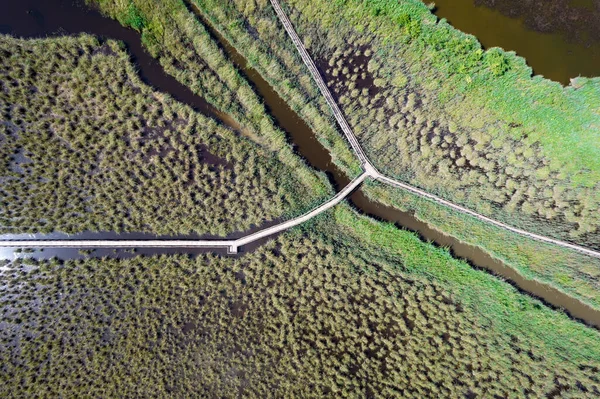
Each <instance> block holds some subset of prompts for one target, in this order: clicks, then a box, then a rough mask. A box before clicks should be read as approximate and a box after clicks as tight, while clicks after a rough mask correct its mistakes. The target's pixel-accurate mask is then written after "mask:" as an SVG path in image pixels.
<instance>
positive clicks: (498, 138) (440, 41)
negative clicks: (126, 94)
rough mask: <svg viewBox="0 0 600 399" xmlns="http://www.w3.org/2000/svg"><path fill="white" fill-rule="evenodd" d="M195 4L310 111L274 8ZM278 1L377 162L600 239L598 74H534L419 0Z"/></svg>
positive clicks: (496, 207)
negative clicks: (569, 81)
mask: <svg viewBox="0 0 600 399" xmlns="http://www.w3.org/2000/svg"><path fill="white" fill-rule="evenodd" d="M196 4H198V6H199V7H200V8H201V9H202V10H203V12H204V13H205V14H206V15H207V16H208V18H209V19H210V20H211V21H212V22H213V23H214V24H215V25H216V26H217V27H218V28H219V30H220V31H221V32H222V33H223V34H224V35H225V36H227V37H228V38H229V39H230V41H231V42H232V43H233V44H234V45H235V46H236V48H238V50H239V51H240V52H241V53H242V54H244V55H245V56H246V57H247V58H248V59H249V60H250V61H251V62H253V64H254V65H256V66H257V69H258V70H259V71H260V72H261V73H263V74H264V75H265V76H266V78H267V79H269V81H270V82H271V83H272V84H273V85H274V86H275V88H276V89H277V90H278V91H280V92H284V91H285V90H286V89H285V88H286V87H288V86H289V85H290V84H293V83H289V79H287V78H288V77H289V76H295V77H296V79H295V80H296V82H295V85H296V86H298V87H299V86H300V85H303V86H305V87H306V89H305V90H301V89H298V90H297V93H298V94H302V95H303V97H304V101H305V103H307V104H310V103H311V102H315V101H319V100H316V99H315V98H314V94H313V93H314V87H313V89H310V88H309V82H308V79H309V76H308V74H307V72H306V70H305V69H304V67H303V66H302V63H301V61H300V59H299V58H298V56H297V55H294V53H295V50H294V47H293V45H292V43H291V41H290V40H289V39H288V38H287V36H286V35H285V32H284V31H283V28H282V27H281V26H280V23H279V22H278V20H277V18H276V16H275V14H274V12H273V10H272V9H271V6H270V4H269V3H268V2H254V1H246V2H225V3H223V4H221V3H219V4H217V3H215V2H214V1H211V0H198V1H196ZM286 4H287V5H289V7H287V10H288V13H289V14H290V16H291V18H292V21H293V22H294V25H295V27H296V28H297V30H298V31H299V33H300V34H301V36H302V37H303V40H304V42H305V45H307V46H308V48H309V50H310V51H311V53H312V54H313V56H315V58H316V59H317V61H318V64H319V66H320V68H321V69H322V72H323V73H324V75H325V77H326V78H327V81H328V84H329V85H330V87H331V88H332V90H333V91H334V93H335V94H336V96H337V98H338V100H339V102H340V103H341V104H342V108H343V110H344V111H345V113H346V115H347V116H348V119H349V120H350V122H351V124H352V125H353V126H354V128H355V131H356V133H357V134H359V136H360V138H361V142H362V143H363V144H364V145H365V146H366V148H367V151H368V153H369V154H370V156H371V158H372V159H373V160H374V161H375V163H376V164H377V166H378V167H379V168H381V169H382V170H383V171H385V172H387V173H389V174H390V175H393V176H396V177H397V178H401V179H403V180H406V181H408V182H410V183H413V184H416V185H418V186H421V187H423V188H426V189H427V190H429V191H431V192H434V193H437V194H439V195H441V196H443V197H446V198H449V199H452V200H453V201H456V202H460V203H463V204H465V205H467V206H469V207H471V208H473V209H476V210H478V211H479V212H480V213H484V214H487V215H490V216H493V217H495V218H497V219H500V220H503V221H506V222H508V223H510V224H513V225H516V226H519V227H522V228H525V229H528V230H532V231H536V232H539V233H542V234H546V235H552V236H554V237H558V238H562V239H567V240H573V241H576V242H579V243H581V244H584V245H588V246H595V247H597V246H598V245H600V240H599V239H598V231H597V227H598V224H599V219H598V218H599V217H600V216H599V215H598V213H597V212H596V210H597V208H598V205H599V204H600V197H599V195H600V194H599V193H600V187H598V183H597V182H598V177H599V174H600V164H598V161H597V160H598V159H600V157H599V156H598V155H599V154H600V153H599V151H600V150H599V149H598V146H597V145H595V143H596V142H598V136H597V132H598V129H597V128H596V127H597V125H598V123H600V121H599V119H598V115H597V113H596V112H595V110H594V106H595V104H596V103H597V102H598V101H600V89H599V87H600V85H599V84H598V83H596V82H597V80H594V79H584V78H580V79H576V80H575V81H574V82H573V85H572V86H570V87H568V88H562V87H561V86H560V85H559V84H557V83H553V82H550V81H547V80H544V79H541V78H539V77H536V78H531V77H530V74H531V70H530V69H529V68H528V67H526V65H525V64H524V62H523V60H522V59H521V58H518V57H516V56H514V54H512V53H505V52H502V51H500V50H498V49H491V50H489V51H487V52H484V51H482V50H481V48H480V46H479V44H478V43H477V41H476V40H475V39H474V38H473V37H472V36H468V35H465V34H462V33H460V32H458V31H456V30H454V29H453V28H451V27H450V26H449V25H448V24H447V23H445V22H444V21H441V22H439V23H437V22H436V20H435V17H434V16H433V15H431V14H430V12H429V10H428V9H427V8H426V7H425V6H423V5H422V4H421V3H420V2H418V1H416V0H406V1H401V2H392V1H376V2H361V1H340V2H317V3H314V2H305V1H302V0H299V1H290V2H285V4H284V6H285V5H286ZM268 65H273V66H276V67H274V68H272V69H268V68H266V66H268ZM261 66H263V67H262V69H261ZM296 86H294V87H296ZM284 98H285V97H284ZM296 101H299V99H298V100H296Z"/></svg>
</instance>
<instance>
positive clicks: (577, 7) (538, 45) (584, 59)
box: [424, 0, 600, 85]
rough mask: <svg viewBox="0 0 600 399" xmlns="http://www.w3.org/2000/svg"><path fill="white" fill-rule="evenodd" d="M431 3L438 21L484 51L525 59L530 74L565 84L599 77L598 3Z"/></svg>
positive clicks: (568, 0)
mask: <svg viewBox="0 0 600 399" xmlns="http://www.w3.org/2000/svg"><path fill="white" fill-rule="evenodd" d="M424 2H425V1H424ZM425 3H428V2H425ZM434 3H435V10H434V12H435V14H436V15H437V16H438V17H439V18H445V19H447V20H448V22H449V23H450V24H451V25H452V26H454V27H455V28H457V29H459V30H461V31H463V32H466V33H470V34H472V35H475V36H477V39H478V40H479V41H480V42H481V44H482V45H483V46H484V47H485V48H490V47H502V48H503V49H505V50H507V51H515V52H516V53H517V54H518V55H520V56H521V57H525V59H526V60H527V64H528V65H529V66H531V67H532V68H533V72H534V74H535V75H543V76H545V77H546V78H548V79H552V80H554V81H557V82H560V83H562V84H564V85H568V84H569V82H570V80H571V78H575V77H577V76H587V77H594V76H600V29H599V28H598V27H599V26H600V1H596V0H529V1H523V0H502V1H496V0H435V2H434Z"/></svg>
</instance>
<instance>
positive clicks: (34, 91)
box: [0, 36, 328, 235]
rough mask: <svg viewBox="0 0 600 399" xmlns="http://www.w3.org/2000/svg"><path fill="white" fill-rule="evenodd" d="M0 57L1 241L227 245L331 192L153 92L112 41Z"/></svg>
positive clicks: (10, 51)
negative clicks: (39, 236) (91, 237)
mask: <svg viewBox="0 0 600 399" xmlns="http://www.w3.org/2000/svg"><path fill="white" fill-rule="evenodd" d="M0 51H2V57H0V58H1V61H0V62H1V63H2V68H1V72H0V74H1V76H2V79H1V81H2V89H1V90H0V103H1V104H2V123H1V124H0V129H2V130H1V131H0V142H1V143H2V146H1V147H0V151H1V153H0V155H1V157H2V163H1V165H0V168H1V169H0V176H1V179H2V187H1V189H0V201H1V203H2V210H1V211H0V217H1V219H0V222H1V223H0V225H1V226H2V231H3V232H4V233H20V232H38V233H39V232H42V233H43V232H51V231H62V232H66V233H75V232H80V231H85V230H93V231H140V232H152V233H155V234H177V233H183V234H186V233H192V232H193V233H197V234H212V235H226V234H228V233H232V232H235V231H240V230H246V229H248V228H250V227H251V226H253V225H258V224H261V223H262V222H263V221H265V220H273V219H275V218H281V217H285V216H289V215H293V214H297V213H298V212H301V211H303V210H305V209H307V207H309V206H310V205H312V204H313V203H314V202H315V201H319V200H320V199H321V197H320V195H323V194H325V195H326V194H328V190H327V188H326V186H325V185H324V184H323V181H322V180H320V178H319V177H317V176H316V175H314V174H313V173H312V172H310V171H309V170H308V169H307V168H306V167H303V166H301V163H300V164H298V163H294V162H293V161H292V163H288V165H285V164H283V163H282V162H280V161H278V160H276V159H274V158H273V157H272V152H271V151H270V150H269V149H265V148H261V147H260V146H258V145H256V144H253V143H252V142H251V141H250V140H247V139H244V138H243V137H240V135H239V133H236V132H234V131H232V130H231V129H229V128H227V127H226V126H223V125H219V124H218V123H217V122H215V121H214V120H212V119H210V118H208V117H206V116H204V115H201V114H199V113H196V112H194V111H193V110H191V109H190V108H189V107H187V106H185V105H183V104H180V103H177V102H175V101H173V100H172V99H170V98H169V96H168V95H166V94H163V93H159V92H155V91H152V89H150V88H149V87H148V86H147V85H145V84H143V83H142V82H141V81H140V80H139V78H138V77H137V75H136V73H135V70H134V69H133V66H132V65H131V63H130V61H129V58H128V55H127V53H126V52H125V51H124V50H123V49H122V48H121V47H120V45H119V43H117V42H114V41H111V40H108V41H106V42H102V43H101V42H99V41H98V40H97V39H96V38H94V37H91V36H81V37H77V38H75V37H64V38H58V39H46V40H32V41H25V40H17V39H13V38H10V37H8V36H2V37H0ZM299 165H300V166H299Z"/></svg>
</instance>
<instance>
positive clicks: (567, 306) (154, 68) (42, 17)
mask: <svg viewBox="0 0 600 399" xmlns="http://www.w3.org/2000/svg"><path fill="white" fill-rule="evenodd" d="M188 6H189V3H188ZM189 7H190V11H192V12H193V13H194V14H195V15H196V17H197V18H198V20H199V22H200V23H202V24H203V25H204V26H205V27H206V28H207V30H208V31H209V32H210V33H211V34H212V35H213V37H214V38H215V40H216V41H217V42H218V43H219V44H220V46H221V48H222V50H223V51H224V52H225V54H226V55H227V56H228V57H229V58H230V59H231V60H232V61H233V63H234V64H235V65H236V66H237V68H238V69H239V71H240V73H241V74H242V75H243V76H244V77H246V79H247V80H248V81H249V82H250V83H251V85H252V86H253V88H254V89H255V90H256V92H257V93H258V94H259V95H260V96H261V98H262V100H263V101H264V103H265V105H266V107H267V110H268V111H269V113H270V114H271V115H272V117H273V119H274V120H275V122H276V124H277V125H278V126H279V127H280V128H281V129H282V130H283V131H285V132H286V133H287V134H288V137H289V139H290V142H291V144H292V145H293V146H294V147H295V149H296V151H297V153H298V154H299V155H300V156H302V157H303V158H304V159H305V160H306V161H307V163H309V164H310V165H311V166H313V167H314V168H316V169H318V170H321V171H324V172H326V173H327V174H328V175H329V176H330V178H331V180H332V183H333V184H334V185H335V186H336V188H337V189H338V190H339V189H340V188H343V187H344V186H345V185H346V184H348V182H349V181H350V179H349V178H348V177H347V176H346V175H345V174H344V173H342V172H341V171H340V170H339V169H338V168H337V167H336V165H335V164H334V163H333V162H332V160H331V156H330V154H329V152H328V151H327V150H326V149H325V148H324V147H323V146H322V144H321V143H320V142H319V141H318V140H317V138H316V136H315V134H314V132H313V131H312V130H311V129H310V127H309V126H308V125H307V124H306V122H304V120H303V119H302V118H300V117H299V116H298V115H297V114H296V113H295V112H294V111H293V110H292V109H291V108H290V107H289V106H288V105H287V103H286V102H285V101H284V100H283V99H282V98H281V97H280V96H279V95H278V94H277V92H276V91H275V90H274V89H273V88H272V87H271V86H270V85H269V84H268V82H266V81H265V80H264V79H263V78H262V76H261V75H260V74H259V73H258V72H257V71H256V70H254V69H253V68H251V67H250V66H249V65H248V63H247V62H246V60H245V59H244V57H243V56H241V55H240V54H239V53H238V52H237V50H236V49H235V48H234V47H233V46H231V45H230V44H229V43H228V41H227V40H226V39H225V38H224V37H223V36H222V35H221V34H220V33H219V32H218V31H217V30H215V29H214V28H213V27H212V26H211V25H210V23H208V22H207V21H206V20H205V19H204V17H203V16H202V15H201V13H200V12H199V11H198V10H197V9H195V8H194V7H193V6H189ZM0 32H2V33H9V34H12V35H15V36H20V37H46V36H57V35H65V34H76V33H81V32H86V33H90V34H94V35H98V36H101V37H107V38H111V39H118V40H121V41H123V42H124V43H125V44H126V45H127V47H128V49H129V51H130V53H131V54H132V59H133V61H134V62H136V63H137V66H138V68H139V71H140V75H141V77H142V79H143V80H144V81H145V82H146V83H148V84H150V85H151V86H153V87H155V88H157V89H159V90H161V91H164V92H167V93H168V94H170V95H171V96H172V97H173V98H175V99H177V100H179V101H181V102H184V103H186V104H189V105H190V106H192V107H193V108H194V109H196V110H198V111H200V112H203V113H204V114H207V115H209V116H212V117H214V118H215V119H217V120H219V121H220V122H222V123H224V124H226V125H229V126H230V127H232V128H234V129H235V130H239V126H237V125H236V124H235V123H233V122H232V120H231V119H230V118H228V117H227V116H226V115H224V114H222V113H221V112H219V111H218V110H216V109H215V108H214V107H212V106H211V105H210V104H208V103H206V101H204V100H203V99H201V98H199V97H198V96H196V95H194V94H193V93H192V92H191V91H190V90H189V89H188V88H187V87H186V86H184V85H182V84H180V83H179V82H177V81H176V80H175V79H174V78H172V77H171V76H169V75H167V74H166V73H165V72H164V71H163V69H162V67H160V65H159V64H158V62H156V61H155V60H154V59H153V58H152V57H150V56H149V55H148V54H147V53H145V52H144V50H143V48H142V46H141V42H140V37H139V34H137V33H136V32H134V31H133V30H129V29H126V28H123V27H122V26H121V25H120V24H119V23H117V22H116V21H113V20H111V19H108V18H106V17H103V16H102V15H101V14H100V13H98V12H96V11H94V10H90V9H88V8H86V7H84V6H82V5H81V3H79V2H72V1H69V0H21V1H13V2H11V3H10V4H9V5H7V6H5V9H4V12H3V14H2V15H1V16H0ZM350 202H351V203H352V204H353V206H354V207H355V208H356V209H358V210H359V211H361V212H362V213H364V214H367V215H369V216H372V217H375V218H377V219H380V220H383V221H389V222H392V223H395V224H396V225H398V226H399V227H401V228H405V229H408V230H412V231H415V232H418V233H419V234H420V235H421V237H422V238H424V239H426V240H428V241H432V242H434V243H435V244H437V245H440V246H444V247H449V248H450V249H451V251H452V252H453V254H454V255H455V256H457V257H460V258H463V259H465V260H467V261H468V262H470V263H471V264H472V265H473V266H475V267H477V268H481V269H484V270H487V271H490V272H492V273H494V274H496V275H498V276H501V277H502V278H504V279H506V280H507V281H509V282H510V283H511V284H513V285H514V286H515V287H517V288H518V289H519V290H521V291H522V292H524V293H527V294H530V295H533V296H535V297H538V298H540V299H541V300H542V301H544V302H545V303H546V304H548V305H549V306H552V307H555V308H560V309H564V310H565V311H566V312H567V313H568V314H570V315H571V316H572V317H574V318H576V319H579V320H581V321H583V322H585V323H586V324H588V325H591V326H595V327H597V328H600V311H597V310H595V309H593V308H591V307H590V306H588V305H586V304H584V303H582V302H581V301H579V300H577V299H574V298H572V297H570V296H568V295H566V294H564V293H562V292H560V291H558V290H557V289H555V288H553V287H551V286H549V285H546V284H543V283H539V282H536V281H531V280H527V279H525V278H524V277H522V276H521V275H519V274H518V273H517V272H516V271H515V270H514V269H512V268H510V267H508V266H506V265H505V264H503V263H502V262H500V261H498V260H496V259H493V258H492V257H491V256H489V255H488V254H486V253H485V252H484V251H482V250H481V249H479V248H477V247H475V246H471V245H468V244H465V243H462V242H460V241H458V240H457V239H455V238H453V237H450V236H447V235H444V234H443V233H440V232H439V231H437V230H434V229H432V228H431V227H430V226H429V225H427V224H426V223H423V222H421V221H419V220H418V219H417V218H415V217H414V215H412V214H410V213H406V212H402V211H399V210H397V209H395V208H391V207H387V206H384V205H382V204H379V203H376V202H373V201H371V200H369V199H368V198H367V197H366V196H365V195H364V194H363V193H362V191H356V192H355V193H353V194H352V196H351V197H350ZM271 223H274V222H271ZM262 227H265V226H261V228H262ZM56 234H58V236H56ZM56 234H53V235H51V236H49V235H38V236H35V235H34V237H31V235H24V236H25V237H22V238H40V239H42V238H64V235H62V234H60V233H56ZM0 238H3V237H2V236H0ZM4 238H5V239H6V238H8V237H4ZM10 238H11V239H17V238H20V237H17V236H15V235H12V236H10ZM68 238H73V239H75V238H79V239H86V238H87V239H92V238H106V239H120V238H156V236H154V235H151V234H143V233H126V234H117V233H111V232H105V233H83V234H81V235H73V236H70V237H68ZM170 238H197V237H195V236H189V237H184V236H182V237H170ZM204 238H205V237H204ZM232 238H235V237H232ZM265 240H266V239H265ZM265 240H261V241H257V242H255V243H253V244H252V245H251V246H250V247H249V248H245V250H246V251H248V250H251V249H252V248H255V247H257V246H259V245H261V243H262V242H264V241H265ZM199 252H206V250H204V249H193V250H191V249H189V248H180V249H164V250H161V249H160V248H158V249H151V248H146V249H142V250H137V251H136V252H131V251H127V250H118V251H113V250H103V251H99V250H96V252H94V254H95V255H97V256H116V257H119V258H122V257H130V256H135V255H137V254H141V253H144V254H156V253H161V254H162V253H189V254H193V253H199ZM211 252H212V250H211ZM11 254H12V250H11ZM3 255H7V256H3ZM36 255H37V256H36V257H43V258H47V257H50V256H57V257H59V258H79V257H83V256H84V255H83V254H81V253H79V252H77V251H76V250H73V249H68V248H65V249H62V248H54V249H46V250H44V252H39V251H37V253H36ZM3 257H4V258H11V257H12V256H8V254H0V258H3Z"/></svg>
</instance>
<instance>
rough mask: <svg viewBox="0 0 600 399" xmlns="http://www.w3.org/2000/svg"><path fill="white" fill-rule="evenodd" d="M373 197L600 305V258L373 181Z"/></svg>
mask: <svg viewBox="0 0 600 399" xmlns="http://www.w3.org/2000/svg"><path fill="white" fill-rule="evenodd" d="M363 190H364V191H365V193H366V194H367V196H369V197H370V198H373V199H374V200H377V201H378V202H381V203H383V204H385V205H388V206H392V207H395V208H397V209H400V210H402V211H405V212H410V213H413V214H414V215H415V216H416V217H417V219H419V220H421V221H423V222H426V223H427V224H428V225H429V226H430V227H432V228H434V229H436V230H438V231H440V232H442V233H444V234H446V235H449V236H452V237H454V238H457V239H458V240H460V241H462V242H464V243H467V244H470V245H474V246H476V247H479V248H481V249H483V250H484V251H485V252H487V253H489V254H490V255H492V256H493V257H494V258H497V259H500V260H501V261H502V262H503V263H504V264H506V265H507V266H509V267H512V268H513V269H516V270H517V271H518V272H519V273H520V274H521V275H522V276H524V277H526V278H527V279H529V280H537V281H542V282H544V283H546V284H550V285H552V286H554V287H556V288H558V289H559V290H561V291H563V292H565V293H567V294H568V295H570V296H573V297H576V298H578V299H579V300H581V301H583V302H585V303H587V304H588V305H590V306H592V307H594V308H596V309H600V260H599V259H597V258H593V257H590V256H587V255H584V254H582V253H579V252H576V251H572V250H567V249H563V248H560V247H557V246H555V245H551V244H544V243H540V242H538V241H535V240H531V239H528V238H525V237H522V236H520V235H517V234H514V233H511V232H508V231H506V230H503V229H499V228H496V227H494V226H491V225H489V224H487V223H483V222H481V221H479V220H477V219H475V218H472V217H470V216H467V215H464V214H462V213H458V212H455V211H452V210H450V209H448V208H446V207H443V206H440V205H438V204H435V203H433V202H430V201H427V200H424V199H422V198H420V197H417V196H415V195H413V194H411V193H409V192H406V191H404V190H400V189H396V188H392V187H389V186H386V185H382V184H379V183H375V184H372V183H368V184H367V185H365V186H363Z"/></svg>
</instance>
